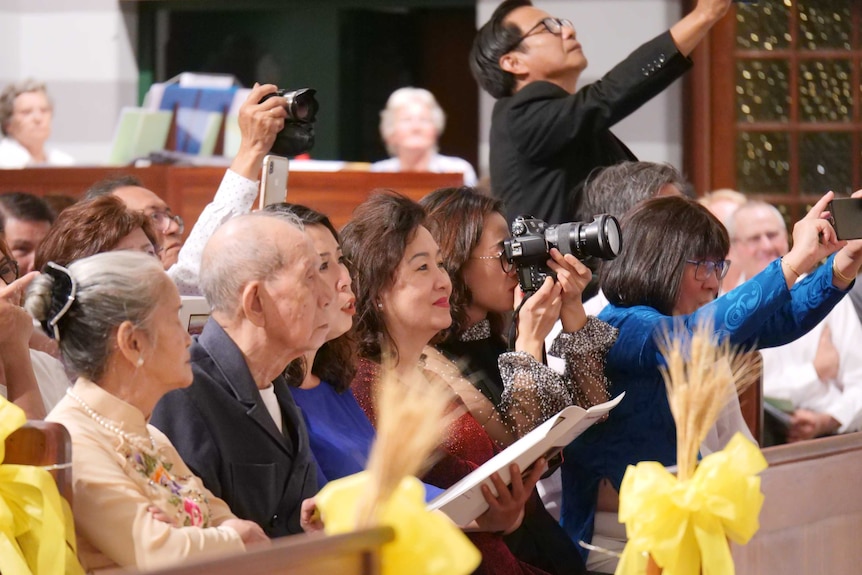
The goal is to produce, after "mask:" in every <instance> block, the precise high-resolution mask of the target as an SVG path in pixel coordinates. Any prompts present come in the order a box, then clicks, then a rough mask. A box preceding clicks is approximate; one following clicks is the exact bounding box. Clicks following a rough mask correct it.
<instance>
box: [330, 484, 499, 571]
mask: <svg viewBox="0 0 862 575" xmlns="http://www.w3.org/2000/svg"><path fill="white" fill-rule="evenodd" d="M368 483H369V475H368V472H366V471H362V472H360V473H356V474H354V475H349V476H347V477H343V478H341V479H337V480H335V481H330V482H329V483H327V484H326V485H325V486H324V487H323V489H321V490H320V493H318V494H317V496H316V497H315V501H316V502H317V508H318V509H319V510H320V515H321V519H323V523H324V525H325V530H326V533H328V534H330V535H334V534H337V533H347V532H350V531H354V530H355V529H356V516H357V511H358V509H359V504H360V501H361V500H362V499H363V498H365V497H367V496H368V490H369V488H368ZM424 494H425V488H424V486H423V485H422V483H421V482H420V481H419V480H418V479H416V478H415V477H409V476H408V477H405V478H404V479H402V480H401V483H400V485H399V486H398V488H397V489H396V490H395V492H394V493H393V494H392V497H391V498H390V499H389V500H388V501H387V502H386V503H384V504H383V506H382V507H381V509H380V514H379V515H378V517H379V525H387V526H390V527H392V528H393V530H394V531H395V540H394V541H392V542H390V543H387V544H386V545H385V546H384V547H383V550H382V552H381V554H382V560H381V565H382V567H383V574H384V575H401V574H403V573H411V574H413V575H460V574H464V575H466V574H468V573H472V572H473V571H474V570H475V569H476V567H478V566H479V563H480V562H481V561H482V555H481V554H480V553H479V551H478V550H477V549H476V548H475V547H474V546H473V544H472V543H471V542H470V540H469V539H467V537H466V536H465V535H464V533H463V532H462V531H461V530H460V529H459V528H458V527H457V526H456V525H455V524H454V523H452V522H451V521H450V520H449V519H448V518H446V517H445V516H443V515H442V514H439V513H432V512H429V511H428V510H427V509H425V498H424Z"/></svg>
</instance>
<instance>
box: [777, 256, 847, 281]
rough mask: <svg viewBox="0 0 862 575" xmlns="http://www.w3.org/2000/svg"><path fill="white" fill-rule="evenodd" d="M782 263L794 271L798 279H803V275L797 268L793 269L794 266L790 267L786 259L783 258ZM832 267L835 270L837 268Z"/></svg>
mask: <svg viewBox="0 0 862 575" xmlns="http://www.w3.org/2000/svg"><path fill="white" fill-rule="evenodd" d="M781 263H783V264H784V265H786V266H787V267H788V268H790V271H792V272H793V273H794V274H796V277H797V278H799V277H801V275H802V274H800V273H799V272H798V271H796V268H795V267H793V266H792V265H790V262H788V261H787V260H785V259H784V258H781ZM832 267H833V269H834V268H835V266H834V265H833V266H832Z"/></svg>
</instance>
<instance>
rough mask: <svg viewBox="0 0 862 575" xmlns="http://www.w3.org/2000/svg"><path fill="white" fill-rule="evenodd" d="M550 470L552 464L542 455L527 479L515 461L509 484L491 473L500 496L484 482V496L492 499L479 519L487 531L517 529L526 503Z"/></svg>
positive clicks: (478, 523) (481, 525) (481, 526)
mask: <svg viewBox="0 0 862 575" xmlns="http://www.w3.org/2000/svg"><path fill="white" fill-rule="evenodd" d="M547 470H548V463H547V462H546V461H545V460H544V458H539V459H537V460H536V462H535V463H534V464H533V466H532V468H531V469H530V473H529V475H527V477H526V479H522V478H521V470H520V469H519V468H518V466H517V465H516V464H514V463H513V464H512V465H510V466H509V474H510V475H511V477H512V482H511V485H509V486H508V487H507V486H506V484H505V483H503V480H502V479H500V476H499V475H498V474H496V473H494V474H493V475H491V481H492V482H493V483H494V488H495V489H496V490H497V496H496V497H495V496H494V495H493V494H492V493H491V490H490V489H489V488H488V486H486V485H482V496H483V497H484V498H485V501H487V502H488V510H487V511H486V512H485V513H483V514H482V515H480V516H479V517H477V518H476V524H477V525H478V526H479V528H480V529H481V530H483V531H491V532H494V533H497V532H504V533H507V534H508V533H511V532H512V531H514V530H515V529H517V528H518V526H520V524H521V519H523V517H524V504H525V503H526V502H527V499H529V498H530V494H531V493H532V492H533V489H534V488H535V487H536V483H537V482H538V481H539V478H540V477H542V474H543V473H544V472H545V471H547Z"/></svg>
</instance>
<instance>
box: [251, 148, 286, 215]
mask: <svg viewBox="0 0 862 575" xmlns="http://www.w3.org/2000/svg"><path fill="white" fill-rule="evenodd" d="M287 174H288V160H287V158H285V157H284V156H276V155H272V154H270V155H268V156H266V157H264V158H263V170H262V173H261V176H260V204H259V206H258V207H259V208H260V209H261V210H262V209H263V208H265V207H266V206H268V205H270V204H278V203H280V202H283V201H285V200H286V199H287Z"/></svg>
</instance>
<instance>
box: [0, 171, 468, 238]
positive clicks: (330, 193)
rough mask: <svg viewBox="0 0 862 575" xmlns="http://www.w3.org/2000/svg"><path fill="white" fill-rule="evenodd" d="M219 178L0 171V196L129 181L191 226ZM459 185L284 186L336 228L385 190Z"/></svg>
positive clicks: (362, 176) (439, 181) (328, 178)
mask: <svg viewBox="0 0 862 575" xmlns="http://www.w3.org/2000/svg"><path fill="white" fill-rule="evenodd" d="M224 173H225V168H212V167H177V166H152V167H149V168H97V167H92V168H84V167H81V168H29V169H26V170H0V193H2V192H13V191H18V192H29V193H32V194H36V195H38V196H44V195H47V194H65V195H69V196H72V197H75V198H78V197H81V196H82V195H83V194H84V192H85V191H86V190H87V188H89V187H90V186H92V185H93V184H94V183H96V182H97V181H99V180H103V179H105V178H108V177H115V176H120V175H130V176H135V177H136V178H138V179H139V180H141V182H142V183H143V185H144V187H146V188H148V189H150V190H152V191H153V192H155V193H156V194H158V195H159V196H161V197H162V198H163V199H164V200H165V201H166V202H167V203H168V205H169V206H171V209H172V210H173V211H174V213H177V214H179V215H181V216H182V217H183V219H184V220H185V221H186V222H188V223H189V224H192V223H194V222H195V221H197V219H198V216H199V215H200V213H201V211H203V209H204V207H205V206H206V205H207V204H208V203H209V202H210V200H212V197H213V195H215V192H216V190H217V189H218V186H219V182H221V179H222V177H223V176H224ZM462 182H463V175H462V174H431V173H395V174H389V173H376V172H367V171H341V172H302V171H293V172H291V173H290V177H289V180H288V189H287V201H289V202H293V203H297V204H304V205H306V206H308V207H310V208H314V209H316V210H319V211H321V212H323V213H325V214H327V215H328V216H329V218H330V219H331V220H332V223H333V224H334V225H335V226H336V227H337V228H340V227H341V226H343V225H344V224H345V223H347V221H348V220H349V219H350V216H351V215H352V214H353V209H354V208H355V207H356V206H357V205H359V204H360V203H361V202H362V201H363V200H364V199H365V198H367V197H368V194H369V192H371V190H374V189H377V188H390V189H394V190H396V191H398V192H401V193H403V194H405V195H407V196H409V197H411V198H413V199H415V200H418V199H419V198H421V197H422V196H424V195H425V194H427V193H429V192H431V191H433V190H436V189H437V188H442V187H449V186H460V185H461V184H462ZM190 228H191V225H187V226H186V230H187V232H188V230H189V229H190Z"/></svg>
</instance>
